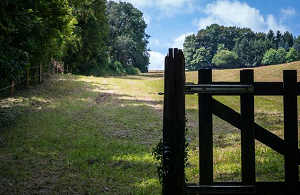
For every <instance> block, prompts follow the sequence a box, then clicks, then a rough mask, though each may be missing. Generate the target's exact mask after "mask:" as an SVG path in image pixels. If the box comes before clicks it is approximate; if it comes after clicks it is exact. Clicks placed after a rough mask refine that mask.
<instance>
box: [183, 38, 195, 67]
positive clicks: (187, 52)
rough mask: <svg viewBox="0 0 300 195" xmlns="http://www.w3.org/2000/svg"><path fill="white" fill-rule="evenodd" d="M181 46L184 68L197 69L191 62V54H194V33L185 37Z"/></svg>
mask: <svg viewBox="0 0 300 195" xmlns="http://www.w3.org/2000/svg"><path fill="white" fill-rule="evenodd" d="M183 48H184V49H183V54H184V57H185V64H186V68H187V69H188V70H197V67H196V66H195V64H194V63H193V59H194V57H193V56H194V55H195V54H196V35H194V34H193V35H190V36H187V37H185V40H184V43H183Z"/></svg>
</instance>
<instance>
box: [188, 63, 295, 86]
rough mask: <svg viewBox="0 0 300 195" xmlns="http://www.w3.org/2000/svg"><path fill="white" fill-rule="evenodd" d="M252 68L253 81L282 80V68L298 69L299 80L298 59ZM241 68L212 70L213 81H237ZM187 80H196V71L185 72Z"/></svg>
mask: <svg viewBox="0 0 300 195" xmlns="http://www.w3.org/2000/svg"><path fill="white" fill-rule="evenodd" d="M253 69H254V77H255V81H282V77H283V76H282V75H283V73H282V71H283V70H298V81H300V61H296V62H291V63H285V64H279V65H270V66H263V67H257V68H253ZM240 70H242V69H224V70H213V80H214V81H239V72H240ZM186 74H187V82H196V81H197V71H192V72H187V73H186Z"/></svg>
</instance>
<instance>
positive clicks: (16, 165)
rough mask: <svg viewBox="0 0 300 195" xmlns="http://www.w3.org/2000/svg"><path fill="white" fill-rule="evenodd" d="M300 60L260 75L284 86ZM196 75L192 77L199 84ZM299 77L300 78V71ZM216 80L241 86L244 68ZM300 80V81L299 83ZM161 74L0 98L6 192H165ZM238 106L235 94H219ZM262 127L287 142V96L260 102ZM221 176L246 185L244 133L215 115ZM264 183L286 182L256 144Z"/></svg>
mask: <svg viewBox="0 0 300 195" xmlns="http://www.w3.org/2000/svg"><path fill="white" fill-rule="evenodd" d="M283 69H298V70H299V69H300V62H296V63H290V64H284V65H277V66H268V67H262V68H257V69H255V80H256V81H281V80H282V70H283ZM196 75H197V74H196V72H188V73H187V80H188V81H194V82H195V81H196V79H197V78H196ZM299 75H300V74H299ZM213 76H214V80H219V81H238V80H239V70H216V71H214V72H213ZM299 80H300V79H299ZM161 91H163V75H162V73H150V74H142V75H139V76H128V77H116V78H96V77H83V76H72V75H61V76H58V77H55V78H53V79H52V80H51V82H47V83H44V84H42V85H40V86H38V87H37V88H34V89H31V90H29V91H24V92H19V93H18V94H17V95H16V96H15V97H13V98H4V99H2V100H0V116H1V117H0V125H1V126H0V194H104V195H105V194H128V195H129V194H145V195H146V194H147V195H148V194H159V192H160V187H159V182H158V179H157V176H156V170H155V161H154V160H153V157H152V156H151V148H153V147H154V146H155V145H156V143H157V142H158V140H159V139H160V137H161V134H162V133H161V129H162V103H163V102H162V99H163V97H162V96H158V95H156V94H157V92H161ZM216 98H217V99H218V100H220V101H222V102H224V103H226V104H227V105H229V106H231V107H232V108H234V109H235V110H237V111H238V110H239V98H238V97H216ZM255 101H256V102H255V103H256V104H255V106H256V107H255V109H256V122H258V123H259V124H261V125H262V126H264V127H266V128H268V129H270V130H271V131H272V132H274V133H276V134H277V135H279V136H282V126H283V120H282V119H283V114H282V110H283V107H282V98H280V97H259V98H256V99H255ZM186 104H187V117H188V120H189V122H188V128H189V134H188V138H189V140H191V141H190V152H189V155H190V156H189V159H190V160H189V167H188V168H187V177H188V179H189V182H197V178H198V176H199V175H198V170H199V168H198V159H197V158H198V148H197V142H198V138H197V123H198V122H197V106H196V105H197V96H196V95H193V96H188V97H187V103H186ZM214 132H215V133H214V141H215V142H214V153H215V159H214V162H215V166H214V168H215V179H216V180H218V181H239V180H240V142H239V141H240V134H239V131H238V130H237V129H235V128H233V127H231V126H230V125H229V124H226V123H225V122H223V121H221V120H220V119H218V118H216V117H215V118H214ZM256 147H257V158H256V160H257V180H283V176H284V172H283V164H282V162H283V158H282V157H281V156H279V155H277V154H276V153H274V152H272V151H271V150H269V149H268V148H266V147H264V146H263V145H261V144H259V143H258V142H257V146H256Z"/></svg>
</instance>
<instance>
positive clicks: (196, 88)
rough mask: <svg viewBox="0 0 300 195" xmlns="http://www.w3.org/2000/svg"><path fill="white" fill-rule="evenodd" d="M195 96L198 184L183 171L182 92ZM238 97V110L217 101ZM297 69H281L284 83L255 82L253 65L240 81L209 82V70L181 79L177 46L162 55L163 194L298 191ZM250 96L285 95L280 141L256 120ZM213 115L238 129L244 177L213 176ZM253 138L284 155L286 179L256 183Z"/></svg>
mask: <svg viewBox="0 0 300 195" xmlns="http://www.w3.org/2000/svg"><path fill="white" fill-rule="evenodd" d="M194 93H197V94H198V96H199V98H198V99H199V158H200V159H199V166H200V173H199V176H200V177H199V184H186V183H185V174H184V152H185V151H184V148H185V141H184V140H185V138H184V136H185V133H184V132H185V94H194ZM213 95H214V96H215V95H237V96H240V106H241V114H239V113H237V112H236V111H234V110H233V109H231V108H230V107H228V106H226V105H224V104H222V103H220V102H219V101H217V100H215V99H214V98H213V97H212V96H213ZM297 95H300V83H298V82H297V71H296V70H284V71H283V82H254V74H253V70H250V69H246V70H241V72H240V82H213V81H212V71H211V69H202V70H199V71H198V84H186V83H185V64H184V56H183V53H182V51H181V50H178V49H170V50H169V54H168V55H167V56H166V59H165V90H164V113H163V169H164V171H163V172H164V174H163V194H164V195H185V194H264V195H265V194H285V195H296V194H300V190H299V189H300V187H299V186H300V185H299V164H300V150H299V149H298V116H297V115H298V114H297ZM254 96H283V105H284V140H283V139H281V138H280V137H278V136H277V135H274V134H273V133H271V132H270V131H268V130H266V129H264V128H263V127H261V126H259V125H258V124H256V123H255V122H254ZM212 114H214V115H216V116H218V117H219V118H221V119H223V120H225V121H227V122H228V123H230V124H231V125H233V126H235V127H236V128H238V129H240V130H241V152H242V182H227V183H226V182H214V181H213V125H212ZM255 139H256V140H258V141H260V142H261V143H263V144H265V145H266V146H268V147H270V148H272V149H273V150H274V151H276V152H278V153H280V154H282V155H284V163H285V166H284V168H285V181H284V182H256V180H255Z"/></svg>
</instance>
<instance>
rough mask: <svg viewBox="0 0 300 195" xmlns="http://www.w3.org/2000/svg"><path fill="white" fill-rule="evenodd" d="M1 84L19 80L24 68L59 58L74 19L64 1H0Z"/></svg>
mask: <svg viewBox="0 0 300 195" xmlns="http://www.w3.org/2000/svg"><path fill="white" fill-rule="evenodd" d="M0 4H1V6H0V13H1V14H0V56H1V57H0V58H1V60H0V64H1V66H0V67H1V73H0V77H1V81H2V82H5V80H11V79H13V80H15V81H18V80H20V79H21V77H22V76H24V72H25V69H26V68H27V67H28V66H30V65H36V64H37V63H47V64H48V62H49V61H50V59H51V58H62V57H63V55H64V51H65V48H66V45H65V40H66V39H69V38H70V37H71V36H72V33H73V26H74V17H73V16H72V13H71V8H70V6H69V4H68V2H67V1H66V0H60V1H56V0H49V1H34V0H25V1H21V0H10V1H0Z"/></svg>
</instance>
